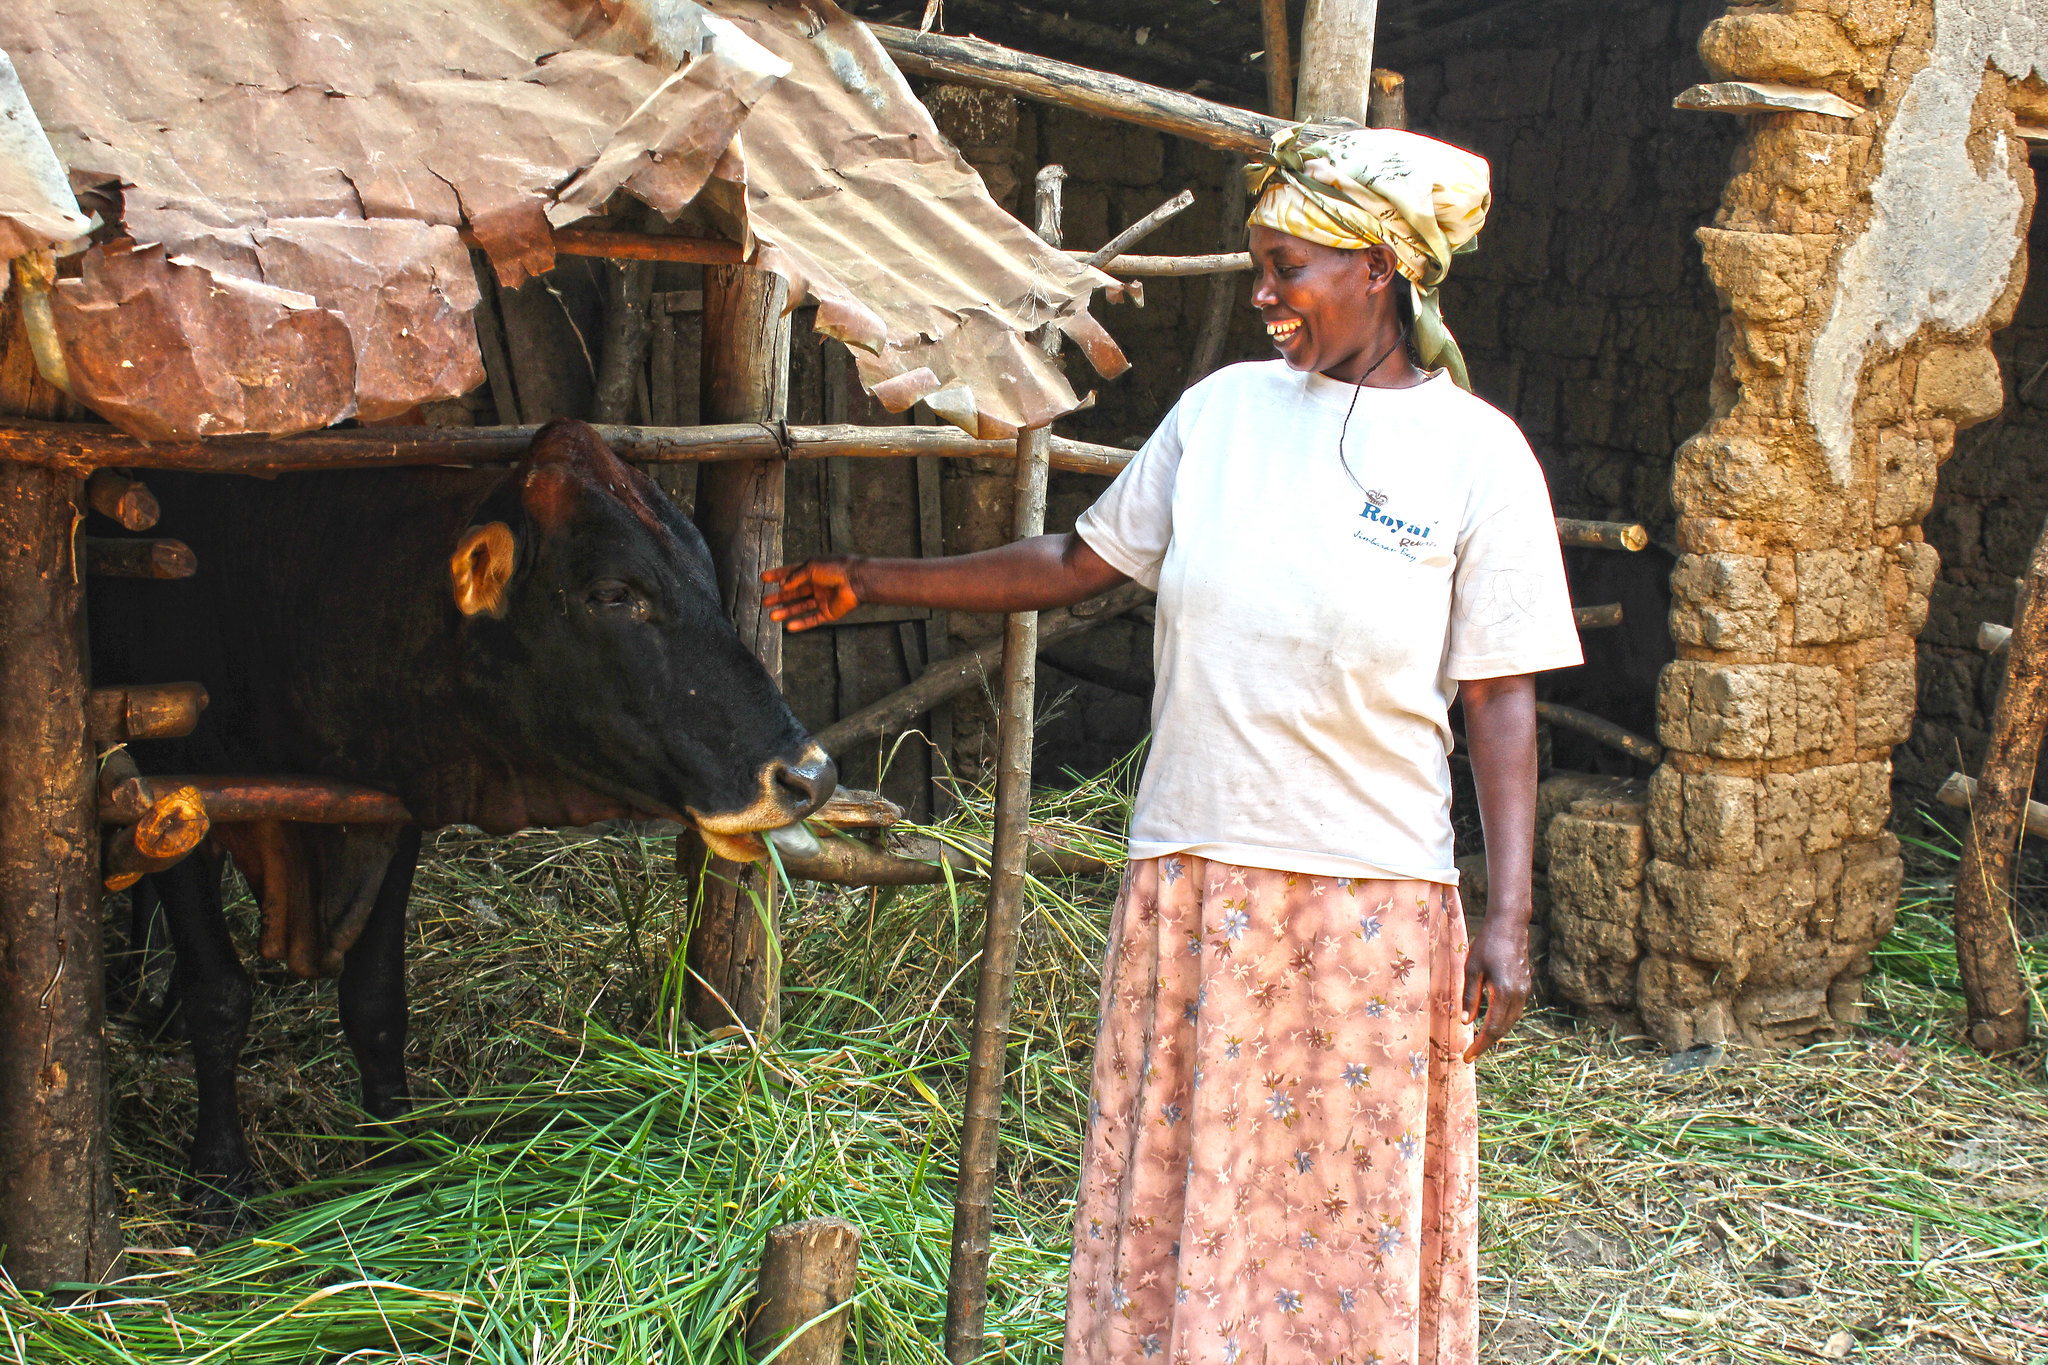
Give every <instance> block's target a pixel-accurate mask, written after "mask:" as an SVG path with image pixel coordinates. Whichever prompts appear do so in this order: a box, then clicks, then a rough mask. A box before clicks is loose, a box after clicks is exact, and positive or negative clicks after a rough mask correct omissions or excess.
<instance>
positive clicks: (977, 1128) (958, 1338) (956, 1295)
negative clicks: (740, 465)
mask: <svg viewBox="0 0 2048 1365" xmlns="http://www.w3.org/2000/svg"><path fill="white" fill-rule="evenodd" d="M1066 178H1067V172H1066V168H1065V167H1063V166H1057V165H1055V166H1045V167H1042V168H1041V169H1040V170H1039V172H1038V235H1039V236H1040V237H1043V238H1044V239H1045V240H1046V242H1047V243H1049V244H1050V245H1052V246H1055V247H1057V246H1058V245H1059V244H1060V184H1061V182H1062V181H1064V180H1065V179H1066ZM1184 206H1185V205H1183V207H1184ZM1123 245H1128V243H1125V242H1123V241H1122V239H1121V238H1119V239H1118V241H1116V242H1112V243H1111V244H1110V245H1109V247H1108V248H1105V254H1114V252H1115V251H1116V250H1119V249H1121V246H1123ZM1059 344H1060V343H1059V332H1058V331H1057V330H1056V329H1054V328H1052V327H1045V328H1043V329H1041V330H1040V332H1039V334H1038V345H1039V347H1040V349H1041V350H1043V351H1044V352H1045V354H1046V355H1048V356H1053V355H1057V354H1058V353H1059ZM1051 435H1052V433H1051V432H1050V431H1049V430H1047V429H1046V428H1044V427H1039V428H1036V429H1034V430H1031V431H1025V432H1022V433H1020V434H1019V435H1018V437H1017V481H1016V494H1017V500H1016V509H1015V513H1014V517H1015V520H1014V522H1013V525H1012V528H1011V529H1012V539H1015V540H1028V539H1029V538H1031V537H1033V536H1036V535H1039V534H1041V533H1043V532H1044V530H1045V490H1046V482H1047V477H1048V472H1049V464H1048V459H1047V457H1048V455H1049V454H1050V450H1051ZM1037 684H1038V613H1037V612H1035V611H1020V612H1013V613H1011V614H1010V615H1009V616H1008V617H1007V618H1006V619H1005V620H1004V622H1003V695H1002V711H1001V714H1000V715H999V717H998V718H997V727H996V736H997V738H996V751H997V756H996V792H995V831H994V838H993V840H992V842H991V849H990V869H989V891H988V914H987V918H986V920H985V921H984V923H983V926H982V937H981V972H980V978H979V981H978V983H977V985H976V987H975V993H974V1035H973V1041H972V1042H971V1044H970V1046H969V1052H968V1060H967V1100H966V1104H965V1106H964V1107H965V1111H966V1112H965V1115H964V1118H963V1122H962V1124H961V1128H960V1174H959V1179H958V1181H957V1182H956V1184H955V1185H954V1189H953V1236H952V1263H951V1266H950V1268H949V1270H948V1272H947V1275H946V1341H945V1347H946V1356H947V1358H948V1359H950V1360H952V1361H953V1362H955V1365H965V1362H967V1361H970V1360H973V1359H975V1358H977V1357H978V1356H980V1355H981V1353H982V1343H983V1326H984V1323H985V1321H986V1318H987V1315H988V1262H989V1234H990V1230H991V1227H992V1225H993V1223H994V1205H995V1183H996V1158H997V1156H998V1154H999V1152H1000V1150H1001V1145H1002V1121H1003V1090H1004V1083H1005V1081H1006V1080H1007V1078H1008V1074H1009V1059H1010V1011H1011V1006H1012V1003H1013V998H1014V996H1015V994H1016V985H1017V937H1018V930H1019V928H1020V926H1021V925H1022V923H1023V920H1024V884H1025V877H1026V875H1027V867H1026V863H1027V861H1028V859H1029V858H1030V853H1031V842H1030V826H1031V739H1032V729H1033V726H1034V723H1035V704H1036V700H1037Z"/></svg>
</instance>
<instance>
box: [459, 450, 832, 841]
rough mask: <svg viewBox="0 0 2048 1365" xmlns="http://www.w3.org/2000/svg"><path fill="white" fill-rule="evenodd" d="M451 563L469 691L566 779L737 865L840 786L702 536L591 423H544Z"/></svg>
mask: <svg viewBox="0 0 2048 1365" xmlns="http://www.w3.org/2000/svg"><path fill="white" fill-rule="evenodd" d="M449 567H450V580H451V581H450V587H451V590H452V592H453V595H454V602H455V606H456V608H457V609H458V610H459V611H460V612H461V613H462V615H463V616H464V617H465V618H466V620H465V621H464V623H463V627H462V634H463V637H464V638H463V644H462V650H463V671H464V674H465V676H466V680H467V682H468V685H469V687H470V688H471V689H472V694H473V695H476V694H481V697H482V699H483V701H484V704H485V706H486V708H487V710H488V713H489V717H490V723H491V724H493V725H498V724H509V725H510V726H512V727H514V728H515V729H516V731H517V735H518V738H519V740H520V742H521V743H522V744H523V745H524V746H525V747H528V748H531V749H536V750H538V751H539V752H540V753H542V754H543V755H545V756H546V757H547V758H548V759H549V760H551V761H552V762H554V763H557V764H559V765H560V766H561V768H562V769H563V772H564V774H565V775H566V776H568V777H570V778H573V779H574V780H575V781H577V782H579V783H582V784H584V785H587V786H589V787H591V788H593V789H594V790H596V791H598V792H602V793H604V794H606V795H608V796H612V797H616V798H618V799H620V800H622V801H624V802H625V803H627V804H628V805H631V806H632V807H634V808H635V809H637V810H642V811H648V812H655V813H662V814H667V815H670V816H673V817H675V818H678V819H685V818H686V819H689V820H691V821H693V822H694V823H695V824H696V825H697V827H698V829H699V830H700V831H701V832H702V833H703V835H704V840H705V843H706V844H708V845H709V846H710V848H711V849H712V851H713V852H715V853H717V854H719V855H720V856H723V857H728V858H742V859H744V858H750V857H758V856H759V855H760V852H761V846H760V841H759V840H758V839H756V838H754V837H753V835H754V832H755V831H758V830H765V829H773V828H777V827H779V826H782V825H786V824H788V823H790V822H791V821H793V820H797V819H800V818H801V817H803V816H805V815H808V814H809V813H810V812H812V811H813V810H815V809H817V808H818V807H819V806H820V805H822V804H823V803H824V802H825V800H826V798H828V797H829V796H830V795H831V794H832V790H833V786H834V784H835V782H836V781H837V779H838V771H837V769H836V768H835V767H834V765H833V763H832V760H831V759H830V758H829V757H827V756H826V754H825V752H824V750H822V749H820V748H819V747H818V745H817V744H816V743H815V742H814V741H813V740H812V739H811V737H810V736H809V735H808V734H806V733H805V732H804V729H803V727H802V726H801V725H799V724H798V723H797V719H796V717H795V716H793V715H791V714H790V710H789V707H788V706H787V705H785V704H784V702H783V700H782V695H781V693H780V692H778V691H777V690H776V687H775V684H774V682H773V681H772V680H771V679H770V678H769V676H768V671H767V670H766V669H765V668H763V667H762V666H761V662H760V660H758V659H756V658H755V657H754V656H753V654H752V653H751V652H750V651H749V650H748V649H747V648H746V646H745V645H743V644H741V643H740V639H739V636H738V634H737V633H736V632H735V631H734V629H733V626H732V622H731V621H730V620H729V619H728V618H727V616H726V612H725V608H724V606H723V605H722V603H721V602H720V599H719V593H718V582H717V579H716V577H715V575H714V572H713V569H712V565H711V554H710V552H709V550H707V549H706V548H705V544H704V538H703V536H701V535H699V534H698V532H697V528H696V527H695V526H692V525H691V524H690V523H689V521H688V520H686V519H685V518H684V517H683V515H682V513H681V512H680V511H679V510H677V508H676V506H675V504H674V503H672V502H670V501H669V500H668V498H667V497H666V496H664V495H663V494H662V492H661V490H660V489H658V488H657V487H655V485H654V483H653V481H652V480H650V479H648V478H647V477H646V476H645V475H644V474H641V473H640V472H639V471H638V470H636V469H633V468H631V467H630V466H628V465H626V464H625V463H623V462H622V461H620V460H619V458H618V457H617V456H615V455H613V454H612V452H611V450H610V449H609V448H608V447H607V446H606V445H605V443H604V441H603V440H602V439H601V438H600V437H599V436H598V434H597V432H596V431H595V430H593V429H592V428H591V427H590V426H589V425H587V424H585V423H583V422H573V421H556V422H550V423H549V424H548V425H547V426H545V427H543V428H541V430H540V432H539V433H538V434H537V435H536V436H535V437H534V440H533V447H532V451H531V454H530V455H529V457H528V459H527V462H526V463H525V464H524V465H522V466H521V467H520V469H519V470H518V471H517V473H516V476H515V477H514V478H513V479H512V480H511V481H509V482H508V483H507V484H505V485H503V486H502V487H501V488H500V489H499V490H498V491H497V492H495V493H493V494H492V495H491V496H490V497H489V498H487V499H486V500H485V502H484V503H483V505H482V507H481V508H480V509H479V510H478V512H477V513H476V514H475V515H474V516H473V518H472V519H471V524H470V525H469V526H468V527H467V529H465V530H464V531H463V532H462V535H461V538H460V540H459V541H458V543H457V544H456V546H455V548H454V553H453V556H452V557H451V559H450V561H449Z"/></svg>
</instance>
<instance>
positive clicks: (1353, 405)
mask: <svg viewBox="0 0 2048 1365" xmlns="http://www.w3.org/2000/svg"><path fill="white" fill-rule="evenodd" d="M1407 340H1408V327H1407V324H1405V323H1404V324H1402V327H1401V330H1400V331H1399V332H1398V333H1396V334H1395V336H1394V342H1393V345H1392V346H1389V347H1387V349H1386V350H1384V351H1381V352H1380V354H1379V359H1377V360H1375V361H1373V363H1372V364H1370V365H1368V366H1366V367H1365V369H1364V370H1363V371H1362V372H1361V373H1360V374H1359V376H1358V378H1357V379H1355V380H1353V381H1352V383H1351V401H1350V402H1349V403H1346V404H1345V405H1344V424H1343V425H1342V426H1340V427H1338V428H1337V463H1338V464H1340V465H1342V466H1344V476H1345V477H1346V478H1348V479H1350V480H1351V482H1352V484H1353V486H1354V487H1356V488H1357V489H1358V491H1359V492H1361V493H1363V492H1364V491H1365V485H1364V484H1362V483H1359V482H1358V476H1357V475H1356V474H1354V473H1352V472H1351V461H1350V460H1348V459H1346V458H1345V457H1344V436H1345V433H1346V432H1348V431H1350V430H1351V414H1352V413H1354V412H1356V411H1357V410H1358V391H1359V390H1360V389H1363V388H1364V387H1365V381H1366V380H1368V379H1370V378H1372V372H1373V371H1374V370H1377V369H1378V368H1379V367H1380V366H1382V365H1384V364H1386V363H1387V357H1388V356H1390V355H1392V354H1393V353H1394V347H1395V346H1400V345H1402V344H1404V343H1405V342H1406V341H1407Z"/></svg>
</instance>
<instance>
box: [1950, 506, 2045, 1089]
mask: <svg viewBox="0 0 2048 1365" xmlns="http://www.w3.org/2000/svg"><path fill="white" fill-rule="evenodd" d="M2021 596H2022V598H2023V604H2022V606H2021V608H2020V612H2019V616H2018V619H2017V620H2016V621H2015V622H2014V624H2013V629H2012V636H2011V640H2010V643H2009V644H2008V645H2007V649H2008V651H2009V655H2008V657H2007V659H2006V666H2005V684H2004V686H2002V687H2001V688H2000V689H1999V692H1998V705H1997V706H1996V707H1995V708H1994V709H1993V711H1992V713H1991V743H1990V745H1989V747H1988V748H1987V749H1986V750H1985V754H1984V767H1983V770H1982V771H1981V772H1980V773H1979V774H1978V777H1977V792H1976V799H1975V800H1974V801H1972V802H1971V803H1970V828H1969V830H1968V832H1967V833H1965V835H1964V836H1963V861H1962V865H1961V866H1960V867H1959V868H1957V870H1956V900H1955V925H1956V967H1957V968H1958V969H1959V974H1960V975H1961V976H1962V979H1963V999H1964V1001H1965V1003H1966V1005H1967V1007H1968V1012H1969V1013H1968V1021H1969V1022H1968V1037H1969V1040H1970V1046H1971V1047H1974V1048H1976V1049H1977V1051H1979V1052H1981V1053H1984V1054H1985V1055H1986V1056H1995V1055H1998V1054H2001V1053H2008V1052H2016V1051H2018V1050H2019V1049H2020V1048H2021V1047H2024V1046H2025V1045H2026V1041H2027V984H2026V981H2025V979H2024V977H2023V976H2022V975H2021V973H2020V961H2019V941H2018V931H2017V929H2016V928H2015V926H2014V923H2013V869H2014V867H2015V865H2016V864H2017V863H2018V861H2019V836H2020V829H2021V826H2022V825H2023V823H2024V822H2025V820H2026V816H2027V807H2028V798H2029V796H2031V795H2032V789H2033V785H2034V764H2035V760H2036V759H2037V758H2038V757H2039V755H2040V752H2041V734H2042V730H2043V728H2044V727H2048V527H2044V528H2043V530H2042V534H2041V539H2040V540H2039V541H2037V542H2035V545H2034V556H2033V559H2032V560H2031V561H2030V562H2029V563H2028V565H2027V576H2026V579H2025V581H2024V582H2023V584H2022V585H2021Z"/></svg>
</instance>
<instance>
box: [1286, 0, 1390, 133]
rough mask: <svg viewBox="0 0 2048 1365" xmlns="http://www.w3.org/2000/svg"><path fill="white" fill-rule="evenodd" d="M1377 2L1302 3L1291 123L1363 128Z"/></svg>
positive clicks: (1334, 0)
mask: <svg viewBox="0 0 2048 1365" xmlns="http://www.w3.org/2000/svg"><path fill="white" fill-rule="evenodd" d="M1378 10H1379V0H1308V13H1307V14H1306V15H1305V16H1303V18H1302V21H1301V75H1300V77H1299V79H1298V80H1297V82H1296V84H1295V89H1294V114H1295V117H1296V118H1300V119H1304V120H1309V121H1313V120H1315V119H1326V118H1347V119H1350V120H1351V121H1352V122H1353V123H1356V124H1358V125H1359V126H1360V127H1364V126H1365V125H1366V124H1367V122H1368V119H1367V117H1366V113H1367V110H1366V104H1367V96H1366V88H1367V86H1368V85H1369V84H1370V81H1369V77H1370V75H1371V73H1372V28H1373V20H1374V19H1375V18H1376V17H1377V13H1378Z"/></svg>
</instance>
